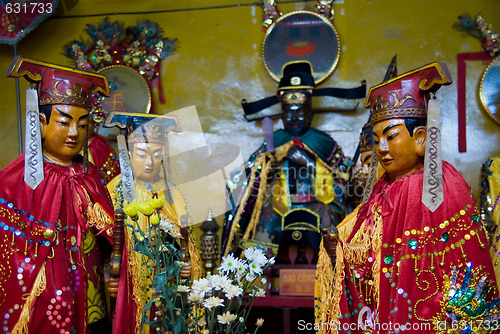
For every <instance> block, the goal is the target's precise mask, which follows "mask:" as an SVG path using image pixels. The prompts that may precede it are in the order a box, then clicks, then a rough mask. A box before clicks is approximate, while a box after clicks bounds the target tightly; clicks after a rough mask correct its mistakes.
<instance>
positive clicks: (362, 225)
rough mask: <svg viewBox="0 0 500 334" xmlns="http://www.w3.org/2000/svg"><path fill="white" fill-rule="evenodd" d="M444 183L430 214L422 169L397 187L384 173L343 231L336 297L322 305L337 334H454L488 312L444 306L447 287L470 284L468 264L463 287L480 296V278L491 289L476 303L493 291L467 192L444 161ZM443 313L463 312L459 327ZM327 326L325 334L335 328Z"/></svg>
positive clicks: (473, 204) (488, 261) (481, 234)
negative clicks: (424, 196) (424, 198)
mask: <svg viewBox="0 0 500 334" xmlns="http://www.w3.org/2000/svg"><path fill="white" fill-rule="evenodd" d="M443 179H444V186H443V188H444V201H443V203H442V204H441V205H440V206H439V207H438V208H437V210H436V211H435V212H431V211H429V210H428V209H427V207H425V206H424V205H423V204H422V202H421V197H422V182H423V169H421V170H419V171H417V172H414V173H412V174H411V175H407V176H405V177H403V178H402V179H400V180H396V181H394V182H391V181H390V180H389V178H388V176H387V174H385V175H384V176H383V177H382V178H381V180H380V181H379V182H378V183H377V184H376V185H375V187H374V189H373V192H372V195H371V197H370V199H369V200H368V202H367V203H366V204H365V205H363V206H361V207H360V208H359V211H358V214H357V218H356V219H354V220H353V221H352V224H351V226H350V227H347V225H346V227H345V228H346V229H347V230H346V232H345V233H346V234H345V236H344V238H342V237H341V240H343V242H339V244H338V247H337V262H336V268H335V269H334V270H335V271H334V277H335V281H334V284H333V286H334V287H335V288H334V290H333V293H332V296H333V297H332V299H331V303H330V304H329V306H328V307H325V305H323V306H321V305H320V307H324V309H323V312H326V313H328V319H329V321H331V324H332V325H334V326H333V327H337V326H338V325H340V332H341V333H346V332H347V330H350V331H351V333H363V329H368V330H373V332H375V333H399V332H403V331H401V328H402V327H403V326H404V327H405V329H406V331H404V333H418V332H423V333H435V332H437V333H447V332H446V331H444V330H445V328H446V326H448V328H451V327H452V326H455V327H454V328H455V329H457V328H459V327H461V326H462V327H463V326H465V325H466V324H470V323H476V324H480V323H481V320H485V317H484V315H485V313H482V314H481V315H479V316H478V315H475V314H474V313H473V312H472V311H473V310H474V309H475V306H476V305H477V304H472V303H470V306H471V307H472V308H471V310H468V311H466V310H465V306H466V305H462V306H461V307H452V306H450V304H449V303H448V301H449V296H450V295H451V296H453V293H450V292H449V291H450V288H449V287H450V284H449V282H450V280H451V281H452V284H451V285H452V286H459V287H461V286H466V285H467V282H465V283H464V281H466V279H465V278H464V276H466V272H467V263H470V267H471V268H472V269H471V272H472V275H471V277H472V278H471V280H470V283H469V285H468V287H469V288H472V289H476V288H477V289H478V290H480V287H481V283H480V278H481V277H483V276H484V279H485V281H484V283H485V284H486V285H485V286H486V287H487V286H488V284H489V286H490V287H491V289H488V288H485V289H484V290H485V294H484V295H481V296H480V297H478V296H476V297H475V298H474V299H475V301H477V302H478V303H479V304H484V305H493V303H496V302H493V303H492V300H493V299H495V298H498V292H497V288H496V284H495V276H494V273H493V268H492V263H491V258H490V255H489V252H488V242H487V240H486V236H485V233H484V229H483V224H482V222H481V220H480V218H479V215H478V212H477V208H476V202H475V200H474V197H473V196H472V194H471V191H470V187H469V186H468V185H467V183H466V181H465V180H464V179H463V178H462V176H461V175H460V174H459V173H458V172H457V171H456V170H455V168H453V166H451V165H450V164H448V163H446V162H443ZM341 233H342V231H341ZM454 267H455V268H456V273H457V279H456V282H455V284H453V278H452V276H453V272H454V269H453V268H454ZM447 283H448V284H447ZM473 291H476V290H473ZM455 297H457V295H455ZM323 298H324V297H323ZM325 299H326V298H325ZM488 303H489V304H488ZM447 312H448V314H450V313H454V314H458V313H460V312H462V314H461V318H460V319H458V320H461V321H462V322H459V321H458V320H457V321H455V322H454V321H453V320H452V318H450V317H448V316H447ZM485 324H486V323H485V322H483V328H484V325H485ZM362 325H364V327H363V326H362ZM499 325H500V324H499ZM327 327H328V326H324V327H323V329H324V331H323V332H326V333H330V332H335V331H336V329H338V328H333V329H332V327H331V326H330V327H328V328H327ZM325 329H326V330H325ZM398 329H399V331H398ZM461 329H464V328H461ZM458 332H461V330H460V331H458ZM450 333H451V331H450Z"/></svg>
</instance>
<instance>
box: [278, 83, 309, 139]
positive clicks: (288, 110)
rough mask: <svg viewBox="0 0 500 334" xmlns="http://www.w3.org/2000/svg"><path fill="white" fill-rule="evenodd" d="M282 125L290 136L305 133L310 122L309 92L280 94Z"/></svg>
mask: <svg viewBox="0 0 500 334" xmlns="http://www.w3.org/2000/svg"><path fill="white" fill-rule="evenodd" d="M280 102H281V109H282V110H283V116H282V120H283V125H284V127H285V131H286V132H288V133H289V134H291V135H292V136H300V135H303V134H304V133H306V131H307V130H309V127H310V126H311V121H312V99H311V92H310V91H309V90H292V91H282V92H280Z"/></svg>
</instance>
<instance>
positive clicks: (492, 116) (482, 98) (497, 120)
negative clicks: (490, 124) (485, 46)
mask: <svg viewBox="0 0 500 334" xmlns="http://www.w3.org/2000/svg"><path fill="white" fill-rule="evenodd" d="M497 61H498V62H500V56H497V57H495V58H493V60H492V61H491V62H490V63H489V64H488V66H487V67H486V69H485V70H484V72H483V74H482V75H481V79H480V80H479V100H481V104H482V105H483V108H484V110H485V111H486V112H487V113H488V115H489V116H490V117H491V119H492V120H493V121H495V123H497V124H498V125H500V119H499V118H496V117H495V116H494V115H493V113H492V112H491V110H490V109H489V108H488V104H487V103H486V100H485V98H484V93H483V86H484V78H485V77H486V73H488V71H489V70H490V68H491V66H492V65H493V64H494V63H495V62H497ZM499 65H500V64H499Z"/></svg>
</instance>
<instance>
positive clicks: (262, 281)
mask: <svg viewBox="0 0 500 334" xmlns="http://www.w3.org/2000/svg"><path fill="white" fill-rule="evenodd" d="M266 283H267V279H266V278H265V277H262V278H261V280H260V284H262V285H266Z"/></svg>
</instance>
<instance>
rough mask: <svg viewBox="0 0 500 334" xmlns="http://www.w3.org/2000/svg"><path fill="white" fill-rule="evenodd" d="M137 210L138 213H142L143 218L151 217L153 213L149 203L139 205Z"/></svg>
mask: <svg viewBox="0 0 500 334" xmlns="http://www.w3.org/2000/svg"><path fill="white" fill-rule="evenodd" d="M137 210H139V212H140V213H142V214H143V215H145V216H148V217H149V216H151V215H152V214H153V212H154V211H155V208H154V207H153V205H151V203H147V202H146V203H140V204H139V206H138V208H137Z"/></svg>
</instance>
